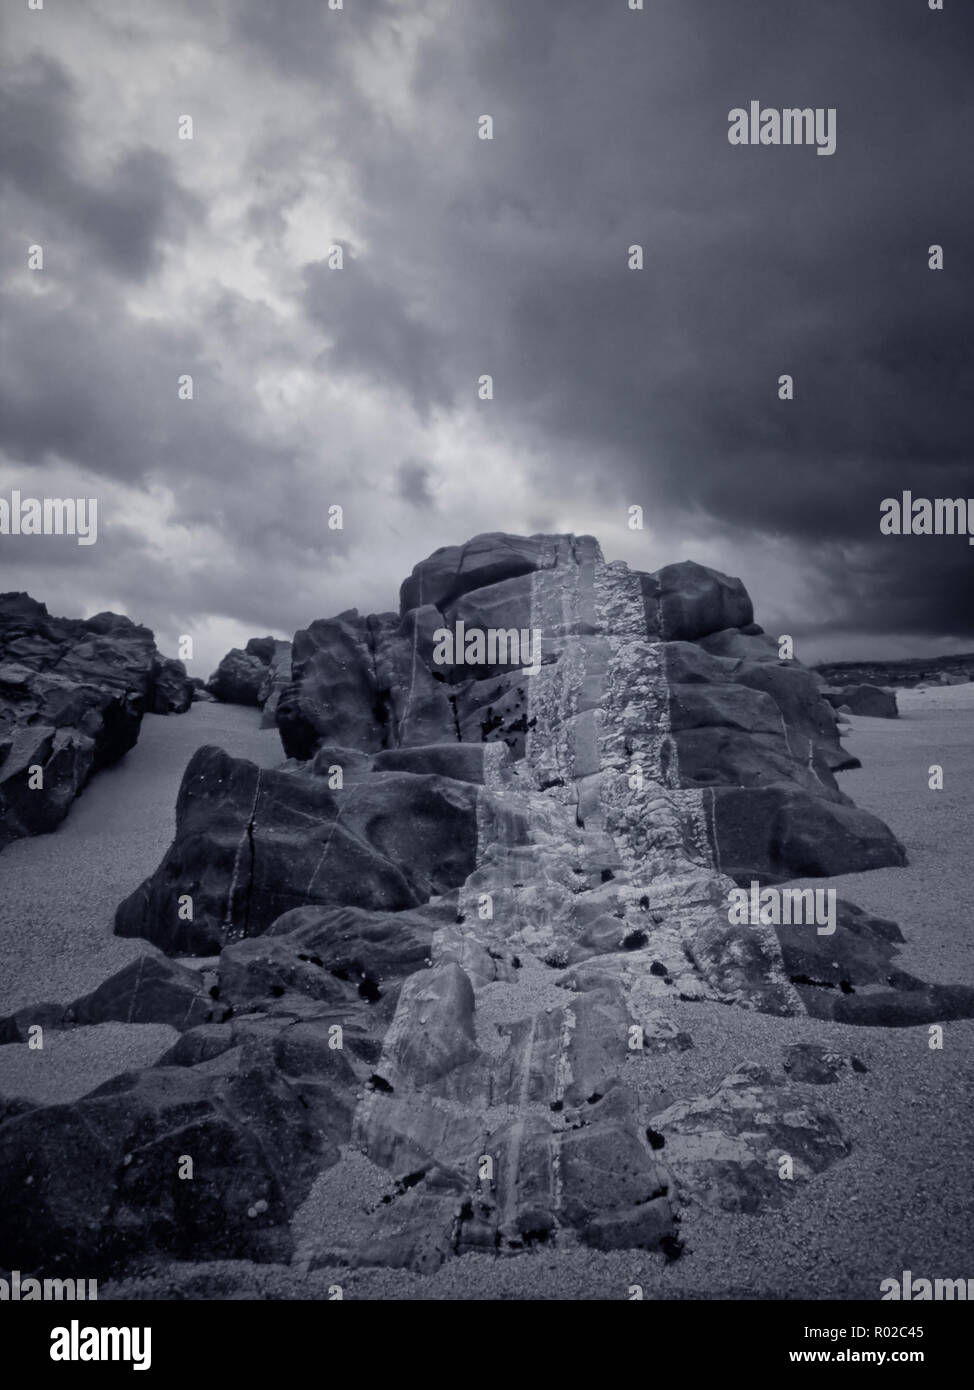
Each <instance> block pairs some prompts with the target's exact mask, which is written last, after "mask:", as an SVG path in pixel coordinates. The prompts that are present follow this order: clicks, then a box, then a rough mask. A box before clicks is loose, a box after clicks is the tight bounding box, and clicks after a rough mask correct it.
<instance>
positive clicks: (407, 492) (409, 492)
mask: <svg viewBox="0 0 974 1390" xmlns="http://www.w3.org/2000/svg"><path fill="white" fill-rule="evenodd" d="M397 480H398V484H399V496H400V497H403V498H405V500H406V501H407V502H411V503H412V504H413V506H414V507H433V506H434V505H435V500H434V497H433V494H432V492H431V491H430V485H429V483H430V470H429V468H428V467H427V465H426V464H425V463H419V462H418V461H417V460H416V459H406V460H404V461H403V463H401V464H400V465H399V472H398V475H397Z"/></svg>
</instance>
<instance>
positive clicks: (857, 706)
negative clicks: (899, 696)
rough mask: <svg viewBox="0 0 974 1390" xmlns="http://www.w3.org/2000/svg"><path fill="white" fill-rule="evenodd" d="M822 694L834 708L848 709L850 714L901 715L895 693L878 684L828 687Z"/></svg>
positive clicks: (891, 716)
mask: <svg viewBox="0 0 974 1390" xmlns="http://www.w3.org/2000/svg"><path fill="white" fill-rule="evenodd" d="M822 694H823V695H824V697H825V699H826V700H828V702H829V704H830V705H831V706H832V707H833V709H847V710H848V711H849V713H850V714H865V715H869V716H870V718H872V719H896V718H897V716H898V715H899V709H898V708H897V705H896V695H895V693H894V692H893V691H892V690H883V689H881V688H880V687H879V686H878V685H847V686H844V687H843V688H842V689H841V690H829V689H827V688H826V689H823V691H822Z"/></svg>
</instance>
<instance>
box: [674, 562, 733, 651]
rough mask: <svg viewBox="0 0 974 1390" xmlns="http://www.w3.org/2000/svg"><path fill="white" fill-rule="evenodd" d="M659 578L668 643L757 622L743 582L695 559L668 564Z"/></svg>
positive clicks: (694, 638)
mask: <svg viewBox="0 0 974 1390" xmlns="http://www.w3.org/2000/svg"><path fill="white" fill-rule="evenodd" d="M656 578H657V580H658V582H659V599H658V602H659V609H660V636H661V638H662V639H663V641H664V642H693V641H695V640H696V639H697V638H699V637H708V636H709V635H710V634H711V633H713V632H720V631H722V630H723V629H725V628H729V627H744V626H745V625H747V624H748V623H751V622H753V621H754V609H753V608H752V606H751V600H750V598H749V597H748V593H747V590H746V589H745V588H744V585H743V584H742V583H741V581H740V580H739V579H730V578H728V576H727V575H726V574H720V573H719V572H718V571H717V570H712V569H708V567H707V566H706V565H698V564H695V563H694V561H692V560H684V561H682V562H681V563H680V564H677V565H665V566H664V567H663V569H661V570H660V571H659V572H658V574H657V575H656Z"/></svg>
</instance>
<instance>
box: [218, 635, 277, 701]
mask: <svg viewBox="0 0 974 1390" xmlns="http://www.w3.org/2000/svg"><path fill="white" fill-rule="evenodd" d="M266 674H267V663H266V662H264V661H262V660H261V658H260V657H259V656H257V655H256V654H255V653H253V652H248V651H241V649H240V648H239V647H231V649H230V650H229V651H228V652H227V654H226V656H225V657H224V658H223V660H222V661H221V662H220V664H219V666H218V667H217V668H216V670H215V671H214V673H213V675H212V676H211V677H210V679H209V681H208V682H207V685H206V688H207V690H208V691H209V692H210V694H211V695H215V696H216V698H217V699H218V700H222V701H224V702H225V703H227V704H231V705H257V704H258V703H259V701H258V695H259V693H260V688H261V686H262V685H263V683H264V677H265V675H266Z"/></svg>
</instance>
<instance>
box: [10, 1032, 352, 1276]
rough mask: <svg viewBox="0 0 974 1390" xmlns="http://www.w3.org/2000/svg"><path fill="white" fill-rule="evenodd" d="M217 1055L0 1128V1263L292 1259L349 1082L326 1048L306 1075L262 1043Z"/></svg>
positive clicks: (344, 1132)
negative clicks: (296, 1230)
mask: <svg viewBox="0 0 974 1390" xmlns="http://www.w3.org/2000/svg"><path fill="white" fill-rule="evenodd" d="M225 1058H226V1062H225V1064H224V1058H221V1059H219V1060H220V1061H221V1064H222V1065H221V1067H220V1069H219V1070H217V1071H207V1070H206V1068H205V1067H178V1066H177V1067H154V1068H147V1069H145V1070H143V1071H139V1072H129V1073H126V1074H124V1075H122V1076H119V1077H116V1078H115V1079H114V1080H112V1081H109V1082H107V1083H106V1084H105V1085H104V1086H101V1087H99V1088H98V1089H97V1090H95V1091H92V1092H91V1093H90V1094H89V1095H87V1096H85V1097H83V1098H82V1099H81V1100H78V1101H75V1102H73V1103H71V1104H68V1105H51V1106H44V1107H40V1108H37V1109H33V1110H30V1111H28V1112H27V1113H26V1114H23V1115H20V1116H18V1117H14V1118H10V1119H7V1120H6V1121H5V1122H4V1123H3V1124H2V1125H0V1202H2V1204H3V1209H4V1212H5V1218H4V1222H3V1227H2V1233H0V1265H3V1266H5V1267H7V1268H14V1267H16V1268H21V1267H23V1268H27V1269H36V1270H42V1271H43V1272H44V1273H48V1272H51V1273H53V1272H55V1271H58V1270H76V1269H80V1268H84V1269H90V1270H92V1271H93V1272H94V1273H95V1274H102V1273H103V1272H104V1271H105V1269H106V1268H109V1267H115V1266H117V1265H118V1264H119V1263H120V1262H124V1261H125V1260H126V1259H129V1258H132V1257H137V1258H138V1259H140V1260H144V1259H145V1258H146V1257H147V1256H148V1257H151V1256H152V1255H157V1256H158V1255H165V1256H168V1257H175V1258H183V1259H189V1258H191V1259H194V1260H196V1259H223V1258H231V1257H232V1258H236V1259H241V1258H244V1259H254V1260H277V1261H281V1260H284V1261H286V1260H287V1259H288V1258H289V1257H290V1253H291V1237H290V1232H289V1228H288V1221H289V1218H290V1216H291V1215H292V1214H293V1212H294V1211H295V1209H296V1208H297V1206H298V1205H300V1203H301V1202H302V1201H303V1200H304V1198H305V1196H306V1195H307V1192H308V1190H309V1189H310V1187H311V1184H312V1182H313V1181H314V1178H315V1177H316V1175H317V1174H318V1173H319V1172H320V1171H321V1170H322V1169H323V1168H325V1167H327V1166H329V1165H330V1164H332V1163H334V1162H336V1161H337V1159H338V1156H339V1150H338V1145H339V1144H341V1143H344V1142H345V1141H346V1140H347V1138H348V1135H349V1132H350V1123H351V1104H350V1097H351V1093H352V1087H353V1085H354V1077H353V1074H352V1073H351V1071H350V1069H349V1067H348V1063H347V1061H346V1060H345V1058H344V1056H343V1054H342V1053H341V1052H340V1051H329V1050H328V1048H327V1046H325V1047H323V1048H322V1049H321V1050H319V1051H318V1053H317V1054H316V1057H315V1067H314V1074H313V1075H309V1076H304V1075H290V1074H288V1072H287V1070H286V1069H285V1065H284V1064H283V1063H284V1060H285V1059H284V1058H283V1057H282V1055H281V1054H280V1051H279V1050H278V1051H276V1052H275V1050H274V1049H273V1048H272V1047H270V1046H269V1045H264V1046H262V1045H261V1044H259V1043H257V1042H251V1043H249V1044H247V1045H244V1046H241V1047H239V1048H237V1049H236V1050H235V1051H234V1052H233V1053H227V1054H225ZM324 1068H327V1070H325V1069H324ZM66 1154H69V1155H70V1162H67V1163H66V1162H65V1155H66ZM187 1158H188V1159H191V1160H192V1176H191V1177H186V1176H185V1172H186V1171H187V1170H186V1165H185V1160H186V1159H187ZM181 1171H182V1172H183V1174H184V1176H182V1177H181V1176H180V1173H181ZM28 1191H29V1192H30V1193H31V1194H32V1195H31V1199H30V1201H25V1200H24V1193H25V1192H28Z"/></svg>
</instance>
